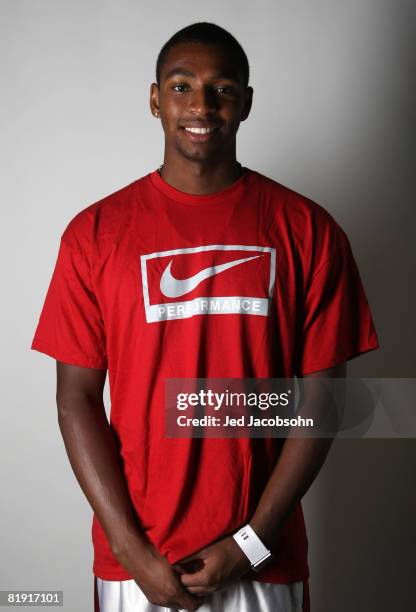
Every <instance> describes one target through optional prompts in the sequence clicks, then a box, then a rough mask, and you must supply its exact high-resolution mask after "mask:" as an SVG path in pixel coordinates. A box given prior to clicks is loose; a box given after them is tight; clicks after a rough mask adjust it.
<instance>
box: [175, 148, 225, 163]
mask: <svg viewBox="0 0 416 612" xmlns="http://www.w3.org/2000/svg"><path fill="white" fill-rule="evenodd" d="M176 150H177V152H178V153H179V154H180V155H181V156H182V157H185V158H186V159H188V160H189V161H201V162H203V161H209V160H211V159H215V158H216V157H218V154H219V153H220V152H219V151H218V149H211V150H203V149H202V147H201V148H200V149H197V148H195V149H185V148H183V147H178V148H177V149H176Z"/></svg>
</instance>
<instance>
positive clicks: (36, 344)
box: [30, 338, 108, 370]
mask: <svg viewBox="0 0 416 612" xmlns="http://www.w3.org/2000/svg"><path fill="white" fill-rule="evenodd" d="M30 348H31V350H34V351H38V352H39V353H43V354H45V355H48V356H49V357H53V358H54V359H56V360H57V361H61V362H62V363H67V364H69V365H74V366H79V367H81V368H94V369H97V370H107V368H108V364H107V361H106V360H103V359H100V358H99V357H94V356H89V355H70V354H68V353H65V351H62V350H60V349H56V348H55V347H53V346H51V345H49V344H47V343H45V342H42V341H41V340H39V339H37V338H35V339H34V340H33V342H32V345H31V347H30Z"/></svg>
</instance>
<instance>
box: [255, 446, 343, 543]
mask: <svg viewBox="0 0 416 612" xmlns="http://www.w3.org/2000/svg"><path fill="white" fill-rule="evenodd" d="M332 442H333V439H331V438H290V437H288V438H287V439H286V440H285V442H284V444H283V447H282V451H281V453H280V456H279V459H278V461H277V463H276V466H275V468H274V470H273V472H272V474H271V476H270V478H269V480H268V482H267V485H266V487H265V489H264V491H263V494H262V496H261V498H260V500H259V503H258V505H257V507H256V510H255V512H254V515H253V517H252V518H251V520H250V521H249V522H250V525H251V526H252V527H253V529H254V531H255V532H256V533H257V534H258V536H259V537H260V539H261V540H262V541H263V542H264V543H265V545H266V546H268V547H271V549H273V542H275V541H276V539H277V535H278V532H279V530H280V529H281V527H282V524H283V523H284V521H285V519H286V518H287V517H288V515H289V514H290V512H291V511H292V510H293V508H294V506H295V505H296V503H297V502H298V501H299V500H300V499H301V498H302V497H303V496H304V494H305V493H306V491H307V490H308V489H309V487H310V486H311V484H312V482H313V481H314V480H315V478H316V476H317V475H318V473H319V471H320V469H321V467H322V465H323V463H324V461H325V458H326V456H327V454H328V452H329V449H330V446H331V444H332Z"/></svg>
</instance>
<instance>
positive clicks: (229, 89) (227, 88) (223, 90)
mask: <svg viewBox="0 0 416 612" xmlns="http://www.w3.org/2000/svg"><path fill="white" fill-rule="evenodd" d="M216 89H217V91H218V93H221V94H226V95H231V96H233V95H234V94H235V91H234V88H233V87H230V86H229V85H224V86H223V87H217V88H216Z"/></svg>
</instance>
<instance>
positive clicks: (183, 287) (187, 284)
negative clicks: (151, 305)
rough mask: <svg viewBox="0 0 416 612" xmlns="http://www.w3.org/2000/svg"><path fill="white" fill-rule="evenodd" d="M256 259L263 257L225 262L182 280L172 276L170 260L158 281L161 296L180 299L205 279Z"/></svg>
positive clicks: (255, 256)
mask: <svg viewBox="0 0 416 612" xmlns="http://www.w3.org/2000/svg"><path fill="white" fill-rule="evenodd" d="M257 257H263V255H254V256H253V257H244V258H243V259H235V260H234V261H227V263H223V264H219V265H218V266H211V267H209V268H204V269H203V270H201V271H200V272H197V273H196V274H193V275H192V276H189V277H188V278H183V279H179V278H175V277H174V276H172V272H171V271H170V269H171V266H172V261H173V259H171V260H170V262H169V263H168V265H167V266H166V268H165V270H164V271H163V274H162V278H161V279H160V290H161V292H162V293H163V295H166V297H170V298H176V297H180V296H181V295H185V293H189V292H190V291H192V289H195V287H198V285H199V284H200V283H202V281H204V280H206V279H207V278H210V277H211V276H215V275H216V274H219V273H220V272H224V271H225V270H229V269H230V268H234V267H235V266H239V265H240V264H242V263H244V262H246V261H251V260H252V259H257Z"/></svg>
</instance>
